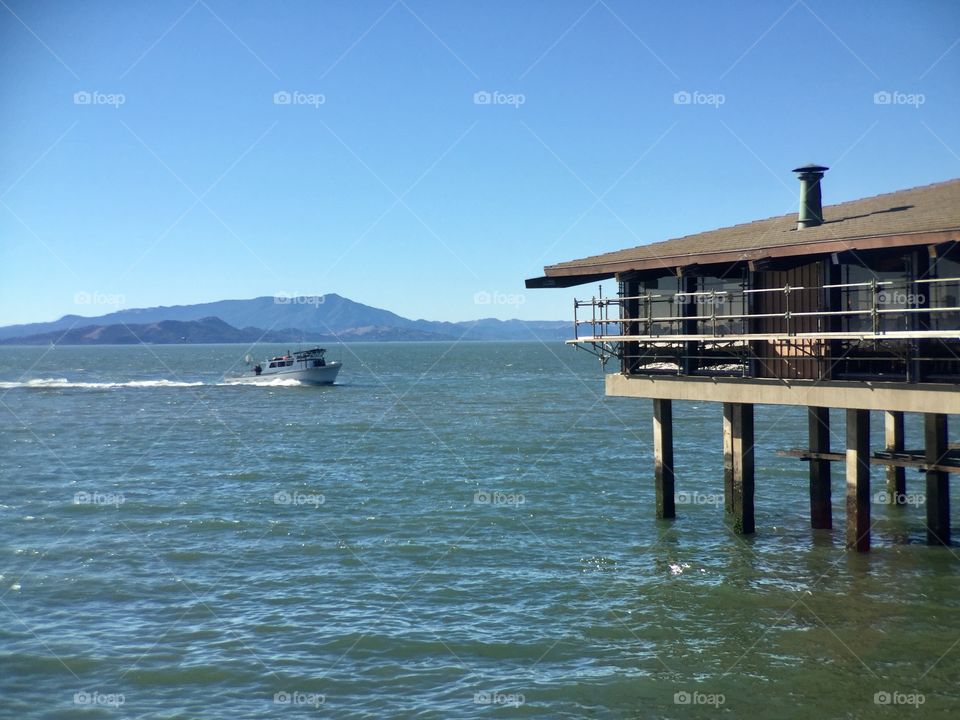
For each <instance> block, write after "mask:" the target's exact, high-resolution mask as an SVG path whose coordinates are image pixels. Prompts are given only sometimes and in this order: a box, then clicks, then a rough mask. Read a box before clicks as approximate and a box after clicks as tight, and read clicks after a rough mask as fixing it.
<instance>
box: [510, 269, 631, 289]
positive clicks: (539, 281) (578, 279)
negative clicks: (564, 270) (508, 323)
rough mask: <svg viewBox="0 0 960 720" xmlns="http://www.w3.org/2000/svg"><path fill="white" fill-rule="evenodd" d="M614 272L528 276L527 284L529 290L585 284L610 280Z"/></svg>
mask: <svg viewBox="0 0 960 720" xmlns="http://www.w3.org/2000/svg"><path fill="white" fill-rule="evenodd" d="M613 276H614V273H612V272H608V273H590V274H587V275H562V276H551V275H544V276H543V277H535V278H527V280H526V282H525V284H526V287H527V289H528V290H539V289H541V288H567V287H573V286H575V285H583V284H584V283H588V282H599V281H601V280H609V279H610V278H612V277H613Z"/></svg>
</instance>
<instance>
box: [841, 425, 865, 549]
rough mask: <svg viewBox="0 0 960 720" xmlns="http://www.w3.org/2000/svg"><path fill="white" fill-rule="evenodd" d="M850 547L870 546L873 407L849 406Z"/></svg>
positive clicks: (848, 497) (848, 508)
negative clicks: (861, 408)
mask: <svg viewBox="0 0 960 720" xmlns="http://www.w3.org/2000/svg"><path fill="white" fill-rule="evenodd" d="M846 501H847V528H846V538H847V547H848V548H849V549H851V550H856V551H857V552H867V551H868V550H869V549H870V411H869V410H847V496H846Z"/></svg>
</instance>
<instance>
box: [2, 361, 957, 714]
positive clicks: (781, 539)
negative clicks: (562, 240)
mask: <svg viewBox="0 0 960 720" xmlns="http://www.w3.org/2000/svg"><path fill="white" fill-rule="evenodd" d="M273 349H283V348H261V349H260V351H261V354H264V355H265V354H267V353H268V352H270V351H272V350H273ZM245 352H246V348H242V347H236V346H187V347H169V346H163V347H119V348H114V347H109V348H108V347H96V348H56V349H50V348H10V347H7V348H2V349H0V413H2V415H3V429H2V434H0V438H2V442H0V472H2V474H3V477H2V482H0V618H2V621H0V717H3V718H64V717H82V718H86V717H90V718H100V717H102V718H120V717H129V718H200V717H202V718H224V719H226V718H229V719H231V720H233V719H235V718H264V717H335V718H388V717H398V718H474V717H481V718H482V717H522V718H534V717H536V718H541V717H542V718H673V717H715V716H718V715H721V716H726V717H776V718H784V717H788V718H789V717H798V718H801V717H804V718H806V717H831V718H834V717H840V718H857V717H885V716H889V717H894V716H898V717H899V716H904V715H905V716H908V717H913V716H916V717H947V716H955V715H956V712H957V708H958V705H960V593H958V589H960V582H958V577H960V574H958V569H960V557H958V552H957V549H956V548H930V547H927V546H926V545H924V526H923V507H922V504H921V500H922V496H921V495H919V494H921V493H922V491H923V481H922V475H920V474H919V473H915V472H910V473H908V493H912V494H916V495H915V497H918V498H919V499H917V502H915V503H912V504H910V505H908V506H906V507H902V508H890V507H887V506H884V505H882V504H877V505H875V506H874V519H875V520H876V524H875V526H874V531H873V544H874V547H873V550H872V552H871V553H869V554H868V555H859V556H858V555H856V554H850V553H847V552H845V550H844V547H843V513H842V505H843V479H842V477H841V469H840V468H837V469H836V470H835V473H834V502H835V507H834V524H835V529H834V530H833V531H832V532H830V531H816V532H814V531H811V530H810V529H809V525H808V496H807V490H806V488H807V476H806V466H805V465H804V464H803V463H801V462H799V461H797V460H793V459H786V458H781V457H778V456H777V455H776V454H775V453H776V450H777V449H781V448H787V447H800V446H802V445H803V443H804V441H805V433H806V421H805V417H804V415H803V413H802V411H800V410H797V409H786V408H775V407H762V408H758V410H757V450H756V464H757V500H756V513H757V532H756V534H755V535H754V536H752V537H747V538H744V537H739V536H736V535H734V534H733V533H732V532H731V530H730V524H729V521H728V520H727V519H726V518H725V516H724V512H723V505H722V491H723V490H722V488H723V481H722V452H721V437H720V427H721V415H720V408H719V407H718V406H715V405H710V404H697V403H678V404H675V407H674V415H675V442H676V467H677V475H678V487H677V489H678V492H680V493H683V496H682V498H683V499H687V500H689V501H690V502H685V503H684V502H681V503H680V504H678V506H677V511H678V517H677V519H676V520H675V521H673V522H670V521H657V520H655V519H654V517H653V485H652V457H651V448H650V424H651V422H650V415H651V408H650V403H649V402H648V401H640V400H629V399H621V398H606V397H604V396H603V376H602V371H601V368H600V367H599V364H598V363H597V362H596V361H595V360H593V359H592V358H591V356H589V355H587V354H586V353H583V352H575V351H573V350H571V349H568V348H566V347H564V346H563V345H562V344H559V343H558V344H549V345H544V344H540V343H509V344H489V343H483V344H480V343H461V344H455V343H450V344H446V343H425V344H357V345H350V346H346V347H344V348H338V349H334V350H333V351H332V353H331V354H332V356H333V357H334V358H336V357H337V356H339V357H340V359H342V360H343V363H344V369H343V371H342V372H341V375H340V378H339V380H338V384H337V385H335V386H333V387H300V386H277V385H273V386H270V385H266V386H230V385H223V384H221V379H222V377H223V374H224V372H226V371H228V370H230V369H233V370H236V369H239V368H238V366H237V362H238V360H239V359H241V358H242V357H243V355H244V354H245ZM834 421H835V428H834V437H835V442H836V443H837V446H838V447H839V446H841V445H842V442H843V426H842V416H841V414H840V413H837V414H836V415H835V416H834ZM907 424H908V445H917V446H919V434H918V430H919V427H918V418H916V417H911V416H908V421H907ZM874 426H875V433H874V437H875V440H876V441H877V442H879V441H880V437H881V433H882V428H881V427H880V422H879V416H875V422H874ZM874 482H875V487H876V489H877V490H882V488H883V476H882V470H881V469H877V470H876V471H875V474H874ZM955 504H960V503H955ZM954 524H955V526H957V527H960V518H958V513H957V512H956V511H954ZM878 693H880V694H879V695H878Z"/></svg>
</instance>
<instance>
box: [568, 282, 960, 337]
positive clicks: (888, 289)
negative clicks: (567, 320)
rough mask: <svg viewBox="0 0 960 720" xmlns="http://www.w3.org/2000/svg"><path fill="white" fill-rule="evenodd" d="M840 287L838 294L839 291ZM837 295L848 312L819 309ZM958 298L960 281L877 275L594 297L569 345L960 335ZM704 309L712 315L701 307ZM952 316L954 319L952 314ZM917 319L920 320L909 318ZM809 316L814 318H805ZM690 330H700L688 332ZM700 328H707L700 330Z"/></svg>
mask: <svg viewBox="0 0 960 720" xmlns="http://www.w3.org/2000/svg"><path fill="white" fill-rule="evenodd" d="M950 284H953V287H954V288H955V290H956V294H955V295H946V294H944V293H942V292H938V291H939V290H941V289H942V288H946V287H950ZM926 288H932V290H933V291H932V292H925V291H924V290H925V289H926ZM835 291H839V292H838V293H836V295H835ZM799 293H806V296H804V297H801V298H800V299H799V300H798V299H797V295H798V294H799ZM813 293H816V301H812V297H813ZM762 294H768V295H770V294H773V295H776V294H779V295H781V296H782V300H780V303H777V302H776V300H775V301H774V302H773V303H763V302H760V301H758V300H755V299H754V298H757V297H758V296H760V295H762ZM837 295H839V298H840V302H841V305H842V306H843V307H846V309H829V310H824V309H821V308H824V307H827V308H829V307H831V302H830V298H831V296H834V297H836V296H837ZM958 297H960V278H936V279H923V280H912V281H894V280H876V279H875V280H871V281H868V282H860V283H837V284H832V285H818V286H813V287H810V286H790V285H784V286H783V287H777V288H759V289H740V290H705V291H697V292H676V293H665V292H660V291H657V292H645V293H641V294H639V295H617V296H616V297H610V298H603V297H599V298H598V297H593V298H591V299H589V300H574V340H572V341H571V342H574V343H578V342H596V341H606V340H610V341H613V340H616V341H625V342H641V343H644V342H646V343H649V342H664V341H667V342H669V341H670V340H672V339H673V340H702V341H709V340H719V339H728V338H730V337H738V338H743V339H744V340H751V339H776V338H777V337H782V338H784V339H790V338H794V337H798V336H802V337H804V338H809V339H816V338H823V339H829V338H830V337H847V336H856V337H857V338H869V337H871V336H872V337H876V338H893V337H902V338H910V337H917V338H919V337H929V336H938V337H958V338H960V305H958V304H957V298H958ZM947 300H949V302H946V301H947ZM941 301H942V302H941ZM765 304H766V305H772V304H781V305H782V307H783V309H782V310H780V311H777V312H769V311H768V312H763V311H758V310H757V308H758V307H762V306H763V305H765ZM851 305H856V307H851ZM664 307H666V308H669V310H670V312H668V313H666V314H664V311H663V308H664ZM725 307H739V308H743V311H741V312H724V311H723V309H724V308H725ZM811 307H812V309H811ZM585 309H589V312H590V316H589V317H584V316H583V313H584V310H585ZM703 309H706V310H708V311H709V312H701V310H703ZM691 310H693V312H691ZM611 311H613V312H611ZM631 311H633V312H631ZM949 313H953V314H954V316H953V317H951V316H950V315H948V314H949ZM911 316H916V317H917V318H919V320H916V319H911ZM887 318H890V319H894V320H899V321H900V322H895V323H894V324H893V326H891V323H890V322H885V320H886V319H887ZM804 319H811V320H813V321H814V322H813V323H811V322H809V321H808V322H802V321H803V320H804ZM834 319H840V320H841V321H842V320H843V319H846V323H843V322H841V323H840V325H846V327H845V328H842V329H840V330H837V329H836V326H837V322H836V320H834ZM944 320H947V322H943V321H944ZM760 321H765V322H760ZM811 324H815V325H816V328H815V329H811ZM585 326H588V327H589V332H588V333H584V332H583V331H582V328H584V327H585ZM897 326H900V327H897ZM691 328H693V329H694V330H695V331H694V332H689V330H690V329H691ZM701 328H703V329H704V330H705V331H699V330H700V329H701Z"/></svg>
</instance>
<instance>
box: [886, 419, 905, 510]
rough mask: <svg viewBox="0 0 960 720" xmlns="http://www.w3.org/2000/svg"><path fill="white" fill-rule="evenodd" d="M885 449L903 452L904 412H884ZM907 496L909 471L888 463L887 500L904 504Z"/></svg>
mask: <svg viewBox="0 0 960 720" xmlns="http://www.w3.org/2000/svg"><path fill="white" fill-rule="evenodd" d="M883 431H884V440H885V445H884V449H885V450H886V451H887V452H891V453H902V452H903V413H902V412H898V411H889V410H888V411H886V412H884V413H883ZM906 497H907V471H906V469H905V468H903V467H902V466H899V465H887V498H888V500H887V502H889V503H890V504H892V505H903V504H904V503H905V502H906Z"/></svg>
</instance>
